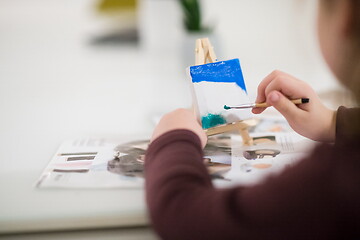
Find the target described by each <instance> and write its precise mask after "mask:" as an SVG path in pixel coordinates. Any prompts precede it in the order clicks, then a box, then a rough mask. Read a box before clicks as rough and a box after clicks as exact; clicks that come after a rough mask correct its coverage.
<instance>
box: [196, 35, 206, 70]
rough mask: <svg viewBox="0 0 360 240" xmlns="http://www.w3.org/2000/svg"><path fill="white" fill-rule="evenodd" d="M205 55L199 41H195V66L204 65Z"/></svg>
mask: <svg viewBox="0 0 360 240" xmlns="http://www.w3.org/2000/svg"><path fill="white" fill-rule="evenodd" d="M205 63H206V62H205V53H204V48H203V44H202V41H201V39H197V40H196V48H195V65H201V64H205Z"/></svg>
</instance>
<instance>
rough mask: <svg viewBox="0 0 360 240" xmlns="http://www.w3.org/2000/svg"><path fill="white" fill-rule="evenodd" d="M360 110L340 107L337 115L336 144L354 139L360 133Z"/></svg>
mask: <svg viewBox="0 0 360 240" xmlns="http://www.w3.org/2000/svg"><path fill="white" fill-rule="evenodd" d="M359 123H360V109H359V108H346V107H343V106H341V107H339V108H338V110H337V114H336V141H335V142H336V143H337V144H338V143H342V142H344V141H346V140H348V139H352V138H354V137H356V136H357V135H359V133H360V124H359Z"/></svg>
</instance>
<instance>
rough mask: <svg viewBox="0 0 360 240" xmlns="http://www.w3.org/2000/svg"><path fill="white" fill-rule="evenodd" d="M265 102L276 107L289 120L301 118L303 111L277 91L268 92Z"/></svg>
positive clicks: (294, 120)
mask: <svg viewBox="0 0 360 240" xmlns="http://www.w3.org/2000/svg"><path fill="white" fill-rule="evenodd" d="M267 103H268V104H270V105H272V106H273V107H274V108H276V109H277V110H278V111H279V112H280V113H281V114H282V115H283V116H284V117H285V118H286V119H287V120H288V121H289V122H296V121H297V120H300V119H302V116H303V113H304V111H303V110H301V109H299V108H298V107H297V106H296V105H295V104H294V103H292V102H291V101H290V100H289V99H288V98H287V97H285V96H284V95H283V94H281V93H280V92H278V91H272V92H270V93H269V94H268V98H267Z"/></svg>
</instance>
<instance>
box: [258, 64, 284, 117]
mask: <svg viewBox="0 0 360 240" xmlns="http://www.w3.org/2000/svg"><path fill="white" fill-rule="evenodd" d="M278 72H279V71H277V70H275V71H273V72H271V73H270V74H269V75H267V76H266V77H265V78H264V79H263V80H262V81H261V83H260V84H259V86H258V89H257V96H256V100H255V102H257V103H260V102H265V101H266V96H265V89H266V87H267V85H268V84H269V83H270V82H271V81H272V80H273V79H274V77H275V76H276V75H278V74H279V73H278ZM262 111H264V110H262Z"/></svg>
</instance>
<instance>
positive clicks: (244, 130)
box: [205, 122, 253, 146]
mask: <svg viewBox="0 0 360 240" xmlns="http://www.w3.org/2000/svg"><path fill="white" fill-rule="evenodd" d="M248 127H249V126H248V125H247V124H245V123H243V122H235V123H229V124H224V125H220V126H216V127H213V128H209V129H206V130H205V133H206V134H207V135H208V136H212V135H216V134H220V133H225V132H231V131H239V133H240V136H241V137H242V139H243V144H244V145H246V146H251V145H253V139H252V138H251V137H250V135H249V131H248Z"/></svg>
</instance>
